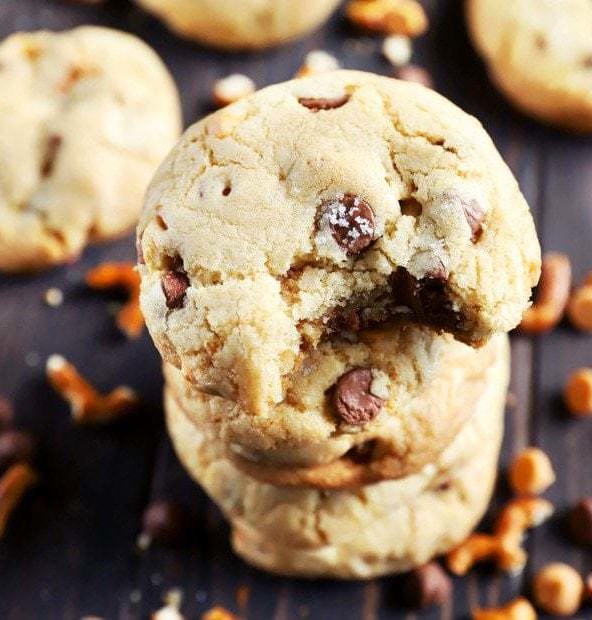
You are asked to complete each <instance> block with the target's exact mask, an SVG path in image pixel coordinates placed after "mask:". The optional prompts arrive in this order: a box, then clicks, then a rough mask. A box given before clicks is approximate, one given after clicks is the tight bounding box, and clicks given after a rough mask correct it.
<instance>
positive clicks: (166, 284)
mask: <svg viewBox="0 0 592 620" xmlns="http://www.w3.org/2000/svg"><path fill="white" fill-rule="evenodd" d="M188 288H189V278H188V277H187V274H186V273H185V272H184V271H167V272H166V273H165V274H164V275H163V276H162V290H163V291H164V296H165V298H166V306H167V308H169V309H171V310H174V309H177V308H182V307H183V305H184V304H185V291H186V290H187V289H188Z"/></svg>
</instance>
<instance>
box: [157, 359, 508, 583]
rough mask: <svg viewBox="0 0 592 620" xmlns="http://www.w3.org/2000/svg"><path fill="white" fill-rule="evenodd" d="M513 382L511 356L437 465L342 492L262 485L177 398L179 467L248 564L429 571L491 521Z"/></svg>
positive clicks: (346, 574) (174, 427) (174, 433)
mask: <svg viewBox="0 0 592 620" xmlns="http://www.w3.org/2000/svg"><path fill="white" fill-rule="evenodd" d="M507 383H508V359H507V352H506V351H505V349H504V352H503V354H500V356H499V358H498V359H497V360H495V361H494V362H493V367H492V369H491V372H490V373H489V379H488V381H487V384H486V385H485V386H484V389H483V391H482V393H481V395H480V397H479V398H478V399H477V400H476V402H475V403H474V411H473V412H472V415H471V416H470V418H469V420H468V422H467V423H465V426H464V427H463V429H462V430H461V431H460V433H459V434H458V435H457V437H456V438H455V440H454V441H453V442H452V443H451V444H450V445H449V446H448V447H447V448H446V450H444V452H443V453H442V454H441V455H440V456H439V458H438V459H437V461H436V462H435V463H433V464H429V465H427V466H426V467H424V468H423V470H421V472H419V473H417V474H414V475H411V476H407V477H405V478H401V479H398V480H390V481H385V482H380V483H376V484H371V485H366V486H363V487H359V488H357V489H350V490H342V491H322V490H318V489H311V488H298V487H281V486H275V485H271V484H266V483H263V482H260V481H258V480H255V479H253V478H251V477H249V476H248V475H246V474H245V473H243V472H241V471H240V470H239V469H237V467H236V466H235V465H234V464H233V463H232V462H231V461H230V460H229V459H228V457H227V455H226V453H225V449H224V446H223V445H222V444H221V442H219V441H217V440H216V438H215V437H213V436H211V434H209V433H208V431H207V430H203V429H198V428H197V427H196V426H195V425H193V424H192V423H191V422H190V421H189V420H188V419H187V417H186V415H185V413H184V412H183V410H182V409H181V408H180V407H179V405H178V404H177V401H176V400H175V399H174V398H173V397H172V395H171V394H170V392H169V391H168V390H167V391H166V392H165V409H166V413H167V423H168V428H169V433H170V435H171V438H172V440H173V443H174V445H175V448H176V450H177V453H178V455H179V458H180V459H181V461H182V462H183V464H184V465H185V467H186V468H187V470H188V471H189V473H190V474H191V475H192V476H193V477H194V478H195V479H196V480H197V482H199V484H201V486H202V487H203V488H204V489H205V491H206V492H207V493H208V494H209V495H210V496H211V497H212V499H213V500H214V501H215V502H216V503H217V504H218V505H219V506H220V508H221V509H222V511H223V512H224V514H225V515H226V517H227V518H228V520H229V521H230V524H231V527H232V543H233V547H234V549H235V551H236V552H237V553H238V554H239V555H240V556H242V557H243V558H244V559H245V560H246V561H247V562H250V563H251V564H254V565H256V566H258V567H260V568H262V569H265V570H267V571H270V572H274V573H279V574H283V575H290V576H298V577H330V578H340V579H360V578H362V579H365V578H371V577H374V576H378V575H384V574H387V573H396V572H404V571H407V570H410V569H412V568H414V567H416V566H420V565H422V564H425V563H426V562H428V561H429V560H430V559H431V558H433V557H434V556H437V555H439V554H442V553H445V552H446V551H448V550H449V549H450V548H452V547H453V546H455V545H457V544H458V543H459V542H461V541H462V540H463V539H464V538H466V537H467V536H468V534H469V533H470V532H471V531H472V530H473V528H474V527H475V525H476V524H477V523H478V521H479V520H480V519H481V517H482V515H483V513H484V512H485V510H486V508H487V504H488V503H489V500H490V497H491V492H492V489H493V484H494V482H495V477H496V472H497V459H498V455H499V448H500V444H501V439H502V433H503V417H504V404H505V395H506V389H507Z"/></svg>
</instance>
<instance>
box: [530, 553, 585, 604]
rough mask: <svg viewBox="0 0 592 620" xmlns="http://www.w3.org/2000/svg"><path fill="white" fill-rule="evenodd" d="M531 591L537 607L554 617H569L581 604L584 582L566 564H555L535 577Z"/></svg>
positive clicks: (549, 565) (543, 569)
mask: <svg viewBox="0 0 592 620" xmlns="http://www.w3.org/2000/svg"><path fill="white" fill-rule="evenodd" d="M532 589H533V594H534V598H535V602H536V604H537V606H538V607H540V608H541V609H543V610H544V611H546V612H547V613H550V614H553V615H556V616H571V615H573V614H575V613H576V612H577V611H578V609H579V608H580V605H581V603H582V595H583V594H584V581H583V579H582V577H581V576H580V574H579V573H578V572H577V571H576V570H575V569H574V568H572V567H571V566H569V565H568V564H563V563H561V562H555V563H552V564H547V565H546V566H544V567H543V568H542V569H541V570H540V571H539V572H538V573H537V574H536V575H535V578H534V581H533V586H532Z"/></svg>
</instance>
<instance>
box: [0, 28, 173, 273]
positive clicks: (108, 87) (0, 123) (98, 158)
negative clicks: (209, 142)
mask: <svg viewBox="0 0 592 620" xmlns="http://www.w3.org/2000/svg"><path fill="white" fill-rule="evenodd" d="M122 58H125V62H122ZM180 131H181V120H180V108H179V99H178V94H177V90H176V87H175V85H174V83H173V81H172V78H171V77H170V75H169V74H168V72H167V70H166V68H165V67H164V65H163V64H162V62H161V60H160V59H159V58H158V56H157V55H156V53H155V52H153V51H152V50H151V49H150V48H149V47H148V46H147V45H146V44H144V43H143V42H142V41H140V40H139V39H137V38H136V37H133V36H131V35H129V34H126V33H123V32H118V31H115V30H109V29H106V28H97V27H90V26H85V27H81V28H76V29H74V30H71V31H65V32H57V33H54V32H48V31H38V32H31V33H17V34H14V35H12V36H10V37H8V38H7V39H6V40H4V41H3V42H2V43H1V44H0V270H5V271H14V272H18V271H29V270H35V269H40V268H44V267H49V266H52V265H55V264H59V263H64V262H67V261H70V260H72V259H74V258H76V257H77V256H78V255H79V254H80V252H82V250H83V249H84V247H85V245H86V244H87V243H89V242H92V241H96V240H103V239H109V238H112V237H115V236H118V235H121V234H123V233H124V232H127V231H129V230H130V229H131V228H133V226H134V225H135V224H136V222H137V219H138V216H139V213H140V210H141V207H142V198H143V194H144V192H145V190H146V186H147V185H148V182H149V180H150V177H151V176H152V175H153V174H154V171H155V170H156V167H157V166H158V164H159V163H160V161H161V160H162V159H163V158H164V156H165V155H166V153H167V151H168V150H169V149H170V148H171V147H172V145H173V144H174V142H175V140H176V139H177V137H178V136H179V134H180Z"/></svg>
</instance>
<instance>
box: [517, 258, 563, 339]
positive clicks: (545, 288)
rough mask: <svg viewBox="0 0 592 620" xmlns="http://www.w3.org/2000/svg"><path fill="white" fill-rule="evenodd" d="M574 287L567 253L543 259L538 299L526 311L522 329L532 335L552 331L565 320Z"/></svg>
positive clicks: (521, 324)
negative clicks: (564, 315) (572, 286)
mask: <svg viewBox="0 0 592 620" xmlns="http://www.w3.org/2000/svg"><path fill="white" fill-rule="evenodd" d="M570 288H571V262H570V260H569V257H568V256H567V255H566V254H560V253H558V252H549V253H547V254H545V256H543V262H542V271H541V279H540V282H539V289H538V294H537V299H536V301H535V302H534V304H533V305H532V306H531V307H530V308H528V309H527V310H526V312H525V313H524V316H523V317H522V322H521V323H520V329H521V330H522V331H523V332H526V333H529V334H542V333H544V332H548V331H550V330H552V329H553V328H554V327H555V326H556V325H557V324H558V323H559V322H560V321H561V319H562V318H563V314H564V312H565V308H566V306H567V302H568V300H569V292H570Z"/></svg>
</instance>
